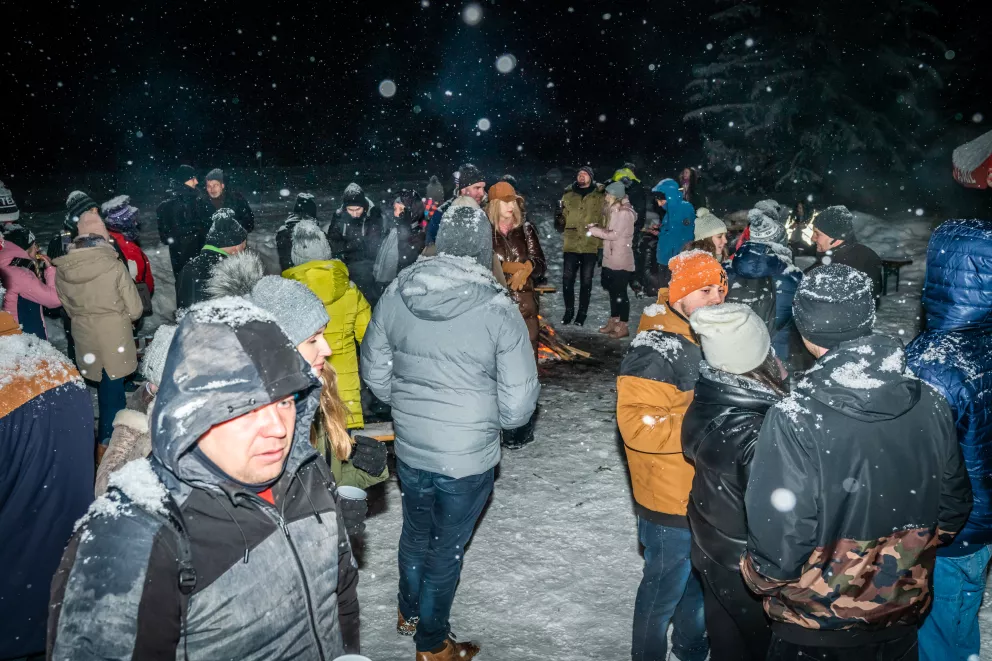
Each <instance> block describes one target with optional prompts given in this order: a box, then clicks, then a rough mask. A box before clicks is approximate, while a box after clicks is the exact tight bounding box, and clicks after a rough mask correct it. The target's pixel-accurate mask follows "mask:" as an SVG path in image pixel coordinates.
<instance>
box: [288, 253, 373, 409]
mask: <svg viewBox="0 0 992 661" xmlns="http://www.w3.org/2000/svg"><path fill="white" fill-rule="evenodd" d="M282 277H284V278H289V279H291V280H297V281H299V282H302V283H303V284H305V285H306V286H307V287H309V288H310V291H312V292H313V293H315V294H316V295H317V297H318V298H319V299H320V300H321V301H323V302H324V308H325V309H326V310H327V316H328V317H330V318H331V320H330V322H328V324H327V330H325V331H324V337H325V338H326V339H327V343H328V344H329V345H331V352H332V353H331V357H330V358H329V359H328V362H330V363H331V366H332V367H333V368H334V371H336V372H337V373H338V393H339V394H340V395H341V399H343V400H344V403H345V404H346V405H347V407H348V429H358V428H361V427H364V426H365V420H364V419H363V418H362V397H361V382H360V380H359V377H358V349H357V344H361V342H362V338H364V337H365V329H366V328H368V326H369V320H370V319H371V318H372V308H371V307H370V306H369V302H368V301H366V300H365V297H364V296H362V292H360V291H358V287H356V286H355V283H354V282H351V280H350V279H349V275H348V267H347V266H345V265H344V262H342V261H341V260H338V259H329V260H326V261H313V262H307V263H306V264H300V265H299V266H294V267H293V268H291V269H287V270H285V271H283V272H282Z"/></svg>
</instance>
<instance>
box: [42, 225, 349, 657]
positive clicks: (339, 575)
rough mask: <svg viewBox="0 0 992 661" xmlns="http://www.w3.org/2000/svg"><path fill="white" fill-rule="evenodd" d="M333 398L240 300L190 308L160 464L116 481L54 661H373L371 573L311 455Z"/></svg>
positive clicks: (161, 426) (90, 541) (169, 383)
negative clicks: (365, 601)
mask: <svg viewBox="0 0 992 661" xmlns="http://www.w3.org/2000/svg"><path fill="white" fill-rule="evenodd" d="M232 220H233V219H232ZM234 222H236V221H234ZM319 399H320V382H319V381H318V380H317V378H316V377H315V376H314V375H313V372H312V368H311V366H310V364H309V363H308V362H307V361H306V360H305V359H304V358H303V357H302V356H301V355H300V354H299V353H298V352H297V350H296V347H295V346H294V345H293V344H292V342H291V340H290V339H289V338H287V337H286V335H285V334H284V333H283V332H282V330H280V328H279V326H278V324H277V323H276V321H275V320H274V319H273V317H272V315H271V314H269V313H267V312H265V311H263V310H261V309H259V308H258V307H256V306H254V305H252V304H251V303H249V302H248V301H245V300H244V299H240V298H234V297H226V298H221V299H218V300H215V301H207V302H205V303H201V304H199V305H196V306H194V307H193V308H191V309H190V311H189V312H188V313H187V314H186V315H185V316H184V317H183V318H182V321H180V322H179V327H178V329H177V330H176V334H175V337H174V338H173V340H172V343H171V344H170V346H169V351H168V355H167V357H166V361H165V368H164V370H163V377H162V382H161V384H160V386H159V390H158V395H157V397H156V400H155V404H154V406H153V408H152V413H151V418H152V419H151V423H150V425H149V426H150V429H151V442H152V455H151V457H150V458H148V459H138V460H135V461H132V462H130V463H128V464H127V465H125V466H124V467H123V468H122V469H121V470H119V471H117V472H116V473H115V474H113V475H112V476H111V477H110V488H109V489H108V491H107V493H106V494H105V495H104V496H101V497H100V498H99V499H98V500H97V501H96V503H94V505H93V507H92V508H91V509H90V511H89V512H88V513H87V515H86V516H85V517H84V518H83V519H82V520H81V521H80V522H79V525H78V527H77V528H76V532H75V533H74V534H73V536H72V539H71V540H70V541H69V545H68V546H67V547H66V549H65V553H64V555H63V556H62V563H61V565H60V566H59V568H58V570H57V571H56V573H55V577H54V579H53V580H52V582H51V584H52V597H51V607H50V611H49V618H48V650H47V652H48V658H50V659H66V658H72V659H78V660H84V659H121V658H127V659H175V658H184V659H247V658H258V659H285V658H294V659H335V658H338V657H339V656H342V655H343V654H346V653H354V654H357V653H359V652H360V642H359V633H360V632H359V618H358V591H357V587H358V567H357V565H356V564H355V561H354V559H353V557H352V553H351V545H350V543H349V541H348V536H347V534H346V532H345V526H344V524H343V520H342V516H341V511H340V508H339V505H338V500H339V498H340V496H339V495H338V491H337V487H336V486H335V484H334V479H333V477H332V476H331V472H330V469H329V468H328V467H327V464H326V463H325V462H324V461H323V460H321V459H320V456H319V455H318V453H317V451H316V450H314V449H313V447H312V446H311V445H310V425H311V421H312V419H313V417H314V414H315V412H316V410H317V408H318V407H319ZM89 489H92V486H89V488H88V490H89ZM46 523H47V522H46Z"/></svg>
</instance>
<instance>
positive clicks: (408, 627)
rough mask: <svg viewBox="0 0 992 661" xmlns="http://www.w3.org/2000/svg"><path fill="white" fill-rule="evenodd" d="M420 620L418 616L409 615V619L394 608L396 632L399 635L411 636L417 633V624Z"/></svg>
mask: <svg viewBox="0 0 992 661" xmlns="http://www.w3.org/2000/svg"><path fill="white" fill-rule="evenodd" d="M419 622H420V617H419V616H414V617H411V618H410V619H409V620H408V619H406V618H405V617H403V613H401V612H400V610H399V609H398V608H397V609H396V633H398V634H399V635H401V636H412V635H413V634H415V633H417V624H418V623H419Z"/></svg>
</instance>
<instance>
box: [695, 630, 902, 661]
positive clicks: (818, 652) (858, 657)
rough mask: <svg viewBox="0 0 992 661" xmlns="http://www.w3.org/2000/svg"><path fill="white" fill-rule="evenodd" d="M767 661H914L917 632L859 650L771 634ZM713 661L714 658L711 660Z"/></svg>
mask: <svg viewBox="0 0 992 661" xmlns="http://www.w3.org/2000/svg"><path fill="white" fill-rule="evenodd" d="M767 659H768V661H917V659H919V648H918V647H917V644H916V630H915V629H910V631H909V632H907V633H906V635H905V636H902V637H901V638H896V639H895V640H887V641H885V642H884V643H875V644H872V645H861V646H859V647H806V646H803V645H796V644H795V643H790V642H786V641H784V640H782V639H781V638H779V637H778V636H776V635H775V634H772V644H771V647H769V648H768V657H767ZM714 661H716V657H714Z"/></svg>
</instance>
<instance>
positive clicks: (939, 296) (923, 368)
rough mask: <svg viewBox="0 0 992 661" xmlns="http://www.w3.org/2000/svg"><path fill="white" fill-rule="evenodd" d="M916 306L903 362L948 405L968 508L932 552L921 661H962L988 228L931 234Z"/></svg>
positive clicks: (991, 265) (972, 590) (985, 340)
mask: <svg viewBox="0 0 992 661" xmlns="http://www.w3.org/2000/svg"><path fill="white" fill-rule="evenodd" d="M923 307H924V308H925V309H926V330H925V331H924V332H922V333H921V334H920V335H919V336H918V337H917V338H916V339H915V340H913V341H912V342H911V343H910V344H909V347H907V349H906V357H907V360H908V362H909V367H910V369H912V370H913V373H914V374H916V375H917V376H918V377H920V378H921V379H923V380H924V381H926V382H927V383H929V384H930V385H931V386H933V387H934V388H936V389H937V391H938V392H940V394H942V395H943V396H944V397H945V398H946V399H947V402H948V404H950V407H951V412H952V414H953V417H954V421H955V431H956V434H957V440H958V444H959V445H960V446H961V451H962V454H963V455H964V462H965V465H966V466H967V468H968V477H969V479H970V481H971V489H972V491H973V492H974V494H975V505H974V507H973V508H972V510H971V515H970V516H969V517H968V522H967V524H965V527H964V530H962V531H961V532H960V533H958V536H957V537H955V538H954V543H953V544H951V545H949V546H945V547H942V548H940V549H938V550H937V564H936V567H935V568H934V603H933V608H932V609H931V611H930V615H929V616H928V617H927V619H926V620H924V622H923V626H922V627H920V659H922V660H923V661H938V660H941V659H946V658H953V659H967V658H969V657H972V656H975V657H977V655H978V654H979V647H980V644H981V636H980V635H979V630H978V610H979V607H980V606H981V603H982V595H983V594H984V592H985V576H986V574H987V573H988V567H989V559H990V556H992V481H990V480H989V475H992V451H990V450H992V222H990V221H987V220H949V221H947V222H946V223H944V224H943V225H941V226H940V227H938V228H937V230H936V231H935V232H934V233H933V235H932V236H931V237H930V246H929V248H928V249H927V274H926V281H925V283H924V286H923Z"/></svg>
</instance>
